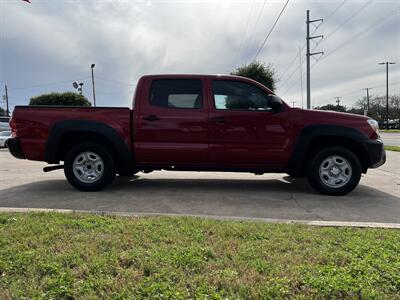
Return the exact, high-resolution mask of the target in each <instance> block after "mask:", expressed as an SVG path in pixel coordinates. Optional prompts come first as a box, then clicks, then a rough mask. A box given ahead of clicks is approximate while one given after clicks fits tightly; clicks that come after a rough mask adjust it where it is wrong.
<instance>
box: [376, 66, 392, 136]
mask: <svg viewBox="0 0 400 300" xmlns="http://www.w3.org/2000/svg"><path fill="white" fill-rule="evenodd" d="M379 64H380V65H386V129H387V130H389V65H394V64H396V63H394V62H388V61H387V62H381V63H379Z"/></svg>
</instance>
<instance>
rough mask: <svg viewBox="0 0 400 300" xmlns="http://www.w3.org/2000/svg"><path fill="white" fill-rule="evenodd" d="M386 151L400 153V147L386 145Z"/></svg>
mask: <svg viewBox="0 0 400 300" xmlns="http://www.w3.org/2000/svg"><path fill="white" fill-rule="evenodd" d="M385 150H389V151H397V152H400V147H399V146H387V145H385Z"/></svg>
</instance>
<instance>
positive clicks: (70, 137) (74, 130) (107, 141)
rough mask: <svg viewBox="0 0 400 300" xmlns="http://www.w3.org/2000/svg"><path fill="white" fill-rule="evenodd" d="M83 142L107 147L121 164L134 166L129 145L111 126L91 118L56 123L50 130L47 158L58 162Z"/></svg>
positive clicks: (50, 161) (49, 160)
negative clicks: (90, 119)
mask: <svg viewBox="0 0 400 300" xmlns="http://www.w3.org/2000/svg"><path fill="white" fill-rule="evenodd" d="M82 142H94V143H98V144H101V145H103V146H104V147H106V148H107V149H108V150H109V151H110V152H111V153H112V154H113V156H114V157H115V159H116V161H117V163H118V164H119V165H121V166H133V165H134V157H133V155H132V151H131V150H130V149H129V147H128V145H127V144H126V143H125V141H124V140H123V139H122V137H121V136H120V135H119V134H118V132H117V131H116V130H115V129H114V128H112V127H111V126H109V125H107V124H104V123H101V122H97V121H89V120H67V121H61V122H58V123H56V124H55V125H54V126H53V128H52V129H51V131H50V134H49V137H48V140H47V144H46V150H45V159H46V162H48V163H58V162H59V161H61V160H64V159H65V156H66V155H67V153H68V151H70V150H71V149H72V148H73V147H74V146H76V145H78V144H79V143H82Z"/></svg>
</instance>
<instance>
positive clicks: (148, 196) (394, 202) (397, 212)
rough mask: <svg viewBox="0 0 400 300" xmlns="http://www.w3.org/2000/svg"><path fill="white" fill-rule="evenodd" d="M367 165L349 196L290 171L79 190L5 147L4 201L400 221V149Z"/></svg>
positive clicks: (189, 175)
mask: <svg viewBox="0 0 400 300" xmlns="http://www.w3.org/2000/svg"><path fill="white" fill-rule="evenodd" d="M387 154H388V161H387V163H386V164H385V165H384V166H382V167H381V168H379V169H375V170H369V172H368V174H367V175H364V176H363V178H362V179H361V183H360V185H359V186H358V188H357V189H356V190H355V191H354V192H352V193H351V194H349V195H347V196H344V197H331V196H322V195H319V194H317V193H316V192H315V191H314V190H312V189H311V188H310V187H309V185H308V183H307V181H306V180H305V179H293V178H290V177H288V176H286V175H285V174H265V175H261V176H256V175H253V174H244V173H206V172H205V173H200V172H168V171H159V172H153V173H150V174H142V173H139V176H135V177H132V178H117V179H116V180H115V182H114V183H113V185H112V186H111V187H110V188H108V189H106V190H104V191H101V192H96V193H83V192H78V191H76V190H74V189H73V188H72V187H71V186H70V185H69V184H68V182H67V181H66V180H65V178H64V173H63V171H62V170H57V171H54V172H50V173H43V172H42V168H43V167H44V166H45V164H44V163H41V162H33V161H26V160H18V159H15V158H13V157H12V156H11V155H10V154H9V152H8V151H7V150H6V149H1V150H0V207H17V208H22V207H24V208H26V207H29V208H52V209H73V210H88V211H107V212H125V213H166V214H189V215H209V216H225V217H227V216H228V217H245V218H273V219H285V220H295V219H296V220H315V221H319V220H320V221H350V222H388V223H400V170H399V167H398V166H400V153H398V152H387Z"/></svg>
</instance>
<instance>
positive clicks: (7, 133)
mask: <svg viewBox="0 0 400 300" xmlns="http://www.w3.org/2000/svg"><path fill="white" fill-rule="evenodd" d="M10 135H11V131H3V132H0V136H10Z"/></svg>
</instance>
